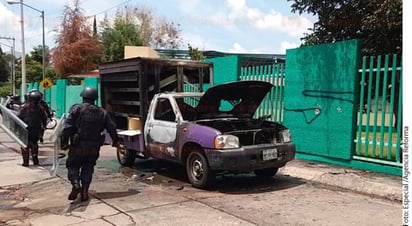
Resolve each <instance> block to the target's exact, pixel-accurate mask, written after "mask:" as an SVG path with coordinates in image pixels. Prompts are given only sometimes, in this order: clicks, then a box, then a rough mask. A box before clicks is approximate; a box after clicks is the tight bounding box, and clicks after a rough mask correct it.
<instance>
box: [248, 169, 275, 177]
mask: <svg viewBox="0 0 412 226" xmlns="http://www.w3.org/2000/svg"><path fill="white" fill-rule="evenodd" d="M253 172H254V173H255V174H256V176H258V177H265V178H270V177H273V176H275V174H276V173H277V172H278V168H276V167H271V168H266V169H258V170H254V171H253Z"/></svg>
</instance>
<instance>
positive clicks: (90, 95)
mask: <svg viewBox="0 0 412 226" xmlns="http://www.w3.org/2000/svg"><path fill="white" fill-rule="evenodd" d="M80 96H81V97H83V99H88V100H92V101H95V100H97V97H98V93H97V90H96V89H95V88H93V87H90V86H87V87H85V88H84V89H83V91H82V92H81V93H80Z"/></svg>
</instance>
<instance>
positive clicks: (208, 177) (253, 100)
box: [101, 62, 295, 188]
mask: <svg viewBox="0 0 412 226" xmlns="http://www.w3.org/2000/svg"><path fill="white" fill-rule="evenodd" d="M169 63H170V62H169ZM194 64H197V66H201V64H202V63H201V62H197V63H194ZM180 65H181V66H182V64H180ZM106 66H107V65H106ZM185 66H188V65H187V64H186V65H185ZM192 66H193V65H192ZM202 66H206V68H209V66H211V65H202ZM198 69H199V68H197V69H196V71H198V72H199V70H198ZM185 71H186V72H189V70H184V69H180V70H177V71H176V72H177V73H179V72H181V73H183V72H185ZM102 72H103V73H102ZM104 72H105V70H101V87H102V90H101V91H102V98H103V99H102V105H103V107H105V108H106V109H108V110H109V111H110V112H111V114H112V115H113V117H114V118H115V119H117V120H116V123H117V124H118V128H119V132H118V133H119V135H120V137H122V138H123V139H122V141H123V142H122V144H123V145H122V147H121V148H119V149H118V159H119V162H120V163H121V164H122V165H127V166H130V165H132V164H133V163H134V160H135V158H136V157H140V158H149V157H153V158H158V159H164V160H168V161H173V162H177V163H180V164H182V165H184V166H185V167H186V172H187V177H188V179H189V181H190V183H191V184H192V185H193V186H194V187H199V188H203V187H206V186H208V185H210V184H211V183H212V181H213V180H214V178H215V175H216V173H225V172H234V173H239V172H251V171H254V172H255V174H256V175H257V176H263V177H271V176H273V175H275V174H276V172H277V170H278V168H280V167H282V166H284V165H285V164H286V163H287V162H288V161H290V160H292V159H293V158H294V155H295V146H294V144H293V143H292V141H291V136H290V133H289V130H288V129H287V128H286V127H285V126H283V125H281V124H279V123H275V122H270V121H268V120H266V119H267V118H266V117H263V118H254V117H253V116H254V114H255V111H256V109H257V108H258V106H259V104H260V103H261V102H262V100H263V98H264V97H265V96H266V95H267V93H268V92H269V91H270V90H271V87H272V85H271V84H270V83H267V82H261V81H240V82H233V83H227V84H222V85H217V86H213V87H211V88H209V89H207V91H206V92H176V91H177V90H172V91H170V92H158V93H156V94H154V95H153V98H151V99H150V102H148V103H150V104H149V108H148V109H147V112H146V114H144V118H143V117H138V116H137V115H136V112H135V113H134V115H133V114H131V113H132V112H116V111H114V109H121V108H118V107H115V106H113V104H112V103H119V101H120V100H119V99H113V96H114V94H113V92H110V90H113V89H114V90H118V89H116V88H115V87H114V86H116V85H114V86H113V84H115V83H116V82H114V81H113V79H114V78H115V77H113V76H112V77H111V79H110V81H111V82H110V83H109V80H107V77H106V75H105V74H104ZM169 72H170V70H169ZM210 73H211V72H210V71H209V72H207V73H206V71H203V72H201V73H200V74H201V75H200V79H199V74H197V78H198V79H197V80H196V79H193V78H192V79H190V77H191V76H190V75H189V74H190V73H185V74H182V75H177V74H175V73H171V75H172V77H174V78H179V77H180V78H182V79H183V80H182V81H183V85H184V84H185V83H184V81H188V80H191V81H196V82H199V81H210V77H211V76H210V75H211V74H210ZM208 75H209V78H206V77H208ZM141 76H144V75H143V73H135V79H136V80H138V77H141ZM192 76H193V74H192ZM155 77H161V76H155ZM194 77H196V76H194ZM120 78H121V73H120V74H119V73H118V76H117V77H116V79H118V80H119V79H120ZM130 78H132V77H130ZM159 81H160V80H159ZM174 81H176V82H177V83H179V82H180V81H179V79H176V80H174ZM155 83H156V82H155ZM160 83H161V82H159V84H160ZM123 84H124V86H126V83H123ZM128 84H129V86H130V84H131V83H130V82H129V83H128ZM159 84H158V85H156V86H159V87H160V86H161V85H159ZM203 85H204V84H200V86H203ZM179 86H181V85H178V86H177V87H179ZM198 86H199V84H198ZM147 87H150V86H147ZM132 88H134V89H135V90H137V89H139V92H142V91H143V88H142V87H141V86H136V87H123V90H130V89H132ZM146 96H147V95H146ZM119 97H120V96H117V98H119ZM130 98H131V97H130V96H126V97H124V99H125V100H126V99H127V100H128V101H132V100H131V99H130ZM136 98H137V97H136ZM134 101H136V102H138V100H134ZM122 117H127V118H128V122H129V123H128V128H126V127H125V126H124V121H125V120H124V119H123V120H122V119H120V118H122ZM133 120H135V121H136V120H137V121H140V122H141V125H142V126H140V128H130V127H132V126H131V125H130V124H131V123H130V122H131V121H133ZM122 121H123V124H122Z"/></svg>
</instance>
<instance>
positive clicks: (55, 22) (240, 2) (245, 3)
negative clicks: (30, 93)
mask: <svg viewBox="0 0 412 226" xmlns="http://www.w3.org/2000/svg"><path fill="white" fill-rule="evenodd" d="M8 1H14V2H16V1H17V2H18V0H8ZM8 1H6V0H0V37H11V38H15V46H16V51H21V29H20V28H21V23H20V4H8V3H7V2H8ZM23 2H24V4H26V5H29V6H31V7H33V8H35V9H37V10H39V11H42V10H43V11H44V13H45V34H46V45H47V46H49V47H50V48H53V47H55V38H56V29H57V28H58V27H59V25H60V21H61V15H62V11H63V7H64V5H69V6H71V5H72V1H70V0H24V1H23ZM80 3H81V4H80V5H81V7H82V8H83V10H84V14H85V15H86V16H92V15H95V14H97V20H98V23H97V24H99V20H102V19H103V17H104V15H105V14H107V15H108V16H109V17H110V16H112V15H114V14H115V12H116V9H117V8H118V7H119V6H120V7H121V6H125V5H133V6H140V7H145V8H149V9H151V10H152V11H153V13H154V15H155V16H156V17H158V18H164V19H166V20H167V21H169V22H174V23H177V24H180V28H181V35H182V40H183V43H182V46H181V48H180V49H187V44H188V43H190V45H191V46H193V47H195V48H198V49H199V50H216V51H222V52H232V53H271V54H285V53H286V49H289V48H296V47H298V46H299V45H300V44H301V41H300V38H301V37H302V36H303V33H304V32H307V29H308V28H310V27H312V26H313V23H314V22H315V21H316V18H315V17H313V16H312V15H299V14H293V13H291V8H290V5H291V2H288V1H287V0H276V1H274V0H271V1H270V0H207V1H201V0H190V1H182V0H156V1H150V0H80ZM23 15H24V25H25V27H24V36H25V52H26V54H27V53H29V52H30V51H31V50H32V49H33V47H34V46H37V45H41V44H42V20H41V17H40V15H41V13H39V12H38V11H36V10H33V9H31V8H29V7H23ZM90 23H92V19H90ZM0 44H1V46H2V48H3V50H4V51H5V52H8V51H7V49H8V48H9V47H7V45H8V46H12V41H9V40H6V39H0Z"/></svg>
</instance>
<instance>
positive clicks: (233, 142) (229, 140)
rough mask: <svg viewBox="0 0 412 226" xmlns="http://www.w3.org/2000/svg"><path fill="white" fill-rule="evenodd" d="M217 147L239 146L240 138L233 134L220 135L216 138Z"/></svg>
mask: <svg viewBox="0 0 412 226" xmlns="http://www.w3.org/2000/svg"><path fill="white" fill-rule="evenodd" d="M215 148H216V149H228V148H239V138H238V137H237V136H233V135H218V136H216V138H215Z"/></svg>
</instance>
